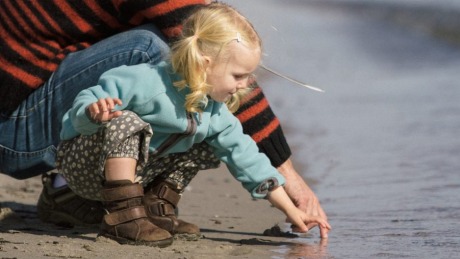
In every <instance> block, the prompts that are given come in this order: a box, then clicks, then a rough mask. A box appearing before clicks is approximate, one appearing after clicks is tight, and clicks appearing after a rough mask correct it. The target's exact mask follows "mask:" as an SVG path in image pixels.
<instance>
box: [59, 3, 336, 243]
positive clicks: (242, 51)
mask: <svg viewBox="0 0 460 259" xmlns="http://www.w3.org/2000/svg"><path fill="white" fill-rule="evenodd" d="M260 55H261V41H260V38H259V36H258V35H257V33H256V32H255V30H254V28H253V27H252V25H251V24H250V22H249V21H248V20H247V19H245V18H244V17H243V16H242V15H241V14H239V13H238V12H237V11H236V10H234V9H233V8H231V7H230V6H228V5H225V4H221V3H213V4H210V5H208V6H205V7H202V8H200V9H198V10H197V11H196V12H195V13H194V14H193V15H192V16H191V17H190V18H189V19H187V20H186V22H185V23H184V25H183V36H182V38H181V39H180V40H179V41H178V42H177V43H176V44H175V45H174V46H173V48H172V51H171V57H170V59H169V60H167V61H164V62H162V63H160V64H158V65H150V64H141V65H135V66H121V67H118V68H115V69H112V70H109V71H108V72H106V73H104V74H103V75H102V76H101V78H100V80H99V82H98V84H97V85H95V86H93V87H90V88H88V89H87V90H84V91H82V92H81V93H80V94H79V95H78V96H77V97H76V99H75V101H74V103H73V106H72V108H71V109H70V110H69V111H68V112H67V113H66V114H65V116H64V118H63V124H62V126H63V127H62V131H61V138H62V139H63V141H62V143H61V144H60V146H59V151H58V158H57V163H58V164H57V167H58V168H59V170H60V172H62V174H63V175H64V177H65V178H66V180H67V181H68V184H69V186H70V187H71V188H72V189H73V191H75V193H77V194H79V195H81V196H83V197H85V198H88V199H95V200H101V201H102V202H103V204H104V208H105V210H106V211H107V214H106V215H105V216H104V219H103V222H102V225H101V230H100V234H99V235H102V236H105V237H108V238H111V239H113V240H116V241H117V242H119V243H128V244H136V245H139V244H141V245H142V244H143V245H150V246H160V247H162V246H167V245H170V244H171V243H172V240H173V238H172V235H187V236H189V237H199V236H200V230H199V228H198V226H196V225H194V224H192V223H188V222H185V221H182V220H180V219H178V218H177V217H176V216H175V214H174V210H175V209H176V206H177V204H178V202H179V199H180V193H181V192H182V191H183V190H184V188H185V186H187V185H188V183H189V182H190V181H191V180H192V178H193V177H194V176H195V175H196V173H197V172H198V170H201V169H207V168H213V167H216V166H218V164H219V161H223V162H224V163H226V164H227V167H228V169H229V171H230V172H231V173H232V175H233V176H234V177H235V178H236V179H237V180H238V181H240V182H241V183H242V185H243V187H244V188H245V189H246V190H248V191H249V192H250V193H251V195H252V196H253V197H254V198H267V199H268V200H269V201H270V202H271V203H272V204H273V205H274V206H275V207H277V208H278V209H280V210H281V211H283V212H284V213H285V214H286V215H287V217H288V219H289V220H290V221H291V222H292V223H293V224H294V225H296V226H297V227H298V228H299V229H300V230H301V231H307V230H308V229H307V227H306V225H305V224H307V223H312V222H313V223H319V224H320V225H321V226H322V227H324V228H330V226H329V225H328V224H327V222H325V221H324V220H322V219H321V218H320V217H309V216H308V215H306V214H305V213H304V212H302V211H301V210H299V209H297V208H296V207H295V206H294V204H293V203H292V202H291V200H290V199H289V197H288V196H287V194H286V193H285V191H284V189H283V187H282V185H283V184H284V182H285V179H284V178H283V177H282V175H280V174H279V173H278V172H277V170H276V169H275V168H273V167H272V166H271V164H270V161H269V160H268V158H267V157H266V156H265V155H264V154H262V153H259V152H258V148H257V146H256V144H255V142H254V141H253V140H252V139H251V138H250V137H249V136H247V135H244V134H243V132H242V127H241V124H240V123H239V121H238V120H237V119H236V118H235V117H234V116H233V115H232V113H231V112H230V111H229V108H230V109H235V108H236V107H237V106H238V100H239V96H240V94H241V93H242V92H244V91H247V86H248V81H249V80H251V75H252V73H253V71H254V70H255V69H256V68H257V66H258V64H259V61H260Z"/></svg>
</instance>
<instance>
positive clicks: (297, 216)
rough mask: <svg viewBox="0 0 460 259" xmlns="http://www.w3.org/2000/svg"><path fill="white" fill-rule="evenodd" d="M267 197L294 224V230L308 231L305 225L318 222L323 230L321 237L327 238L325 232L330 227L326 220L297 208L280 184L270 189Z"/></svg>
mask: <svg viewBox="0 0 460 259" xmlns="http://www.w3.org/2000/svg"><path fill="white" fill-rule="evenodd" d="M267 198H268V200H269V201H270V203H272V204H273V205H274V206H275V207H276V208H278V209H279V210H281V211H282V212H284V214H286V216H287V218H288V221H289V222H291V223H292V224H294V225H295V230H296V231H297V232H303V233H305V232H308V227H307V225H311V224H312V223H313V224H319V226H320V228H321V229H323V230H324V233H323V234H322V235H321V237H322V238H327V232H329V230H330V229H331V226H330V225H329V223H328V222H327V220H326V219H324V218H322V217H320V216H313V215H307V214H306V213H305V212H303V211H302V210H300V209H298V208H297V207H296V206H295V205H294V203H292V201H291V199H290V198H289V196H288V195H287V194H286V192H285V191H284V188H283V187H281V186H280V187H277V188H276V189H274V190H273V191H271V192H270V193H269V194H268V197H267Z"/></svg>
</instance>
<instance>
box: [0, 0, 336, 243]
mask: <svg viewBox="0 0 460 259" xmlns="http://www.w3.org/2000/svg"><path fill="white" fill-rule="evenodd" d="M206 2H207V1H205V0H188V1H174V0H169V1H153V0H151V1H136V0H97V1H90V0H87V1H77V0H63V1H32V2H30V3H29V4H25V3H24V2H23V1H16V0H3V1H0V16H1V18H2V19H0V33H1V35H2V37H0V100H1V102H0V172H2V173H4V174H7V175H9V176H11V177H14V178H17V179H25V178H29V177H32V176H36V175H39V174H43V175H44V178H43V179H44V189H43V191H42V195H41V196H40V199H39V202H38V212H39V215H41V216H40V218H41V219H42V220H44V221H55V222H56V221H60V222H68V223H70V224H85V223H99V222H100V219H101V214H100V212H101V209H100V206H99V204H98V203H94V202H92V201H89V200H85V199H82V198H81V197H79V196H76V195H74V194H73V193H72V192H71V190H70V189H69V188H67V187H66V185H65V183H64V184H60V183H59V179H61V178H60V177H59V175H57V176H56V175H55V174H52V175H49V174H45V173H46V172H48V171H50V170H52V169H54V164H55V153H56V146H57V144H58V143H59V141H60V139H59V132H60V129H61V126H60V125H61V119H62V116H63V114H64V112H65V111H66V110H68V108H69V107H70V105H71V103H72V101H73V99H74V98H75V96H76V95H77V94H78V93H79V92H80V91H81V90H82V89H84V88H86V87H88V86H91V85H94V84H95V83H96V81H97V79H98V78H99V76H100V75H101V74H102V73H103V72H105V71H107V70H109V69H111V68H113V67H117V66H120V65H135V64H139V63H145V62H149V63H158V62H159V61H161V60H163V58H164V55H165V53H167V52H168V45H167V44H166V43H165V42H173V41H174V40H175V39H176V37H177V36H178V35H179V33H180V30H181V26H180V24H181V22H182V20H183V19H184V18H185V17H187V16H188V14H189V13H190V12H191V11H192V10H193V9H194V8H195V7H197V6H199V5H203V4H206ZM254 84H255V85H256V83H254ZM236 116H238V118H239V119H240V121H241V122H242V125H243V129H244V132H245V133H246V134H248V135H250V136H251V137H252V138H253V139H254V140H255V141H256V142H257V145H258V147H259V149H260V151H261V152H263V153H265V154H266V155H267V156H268V157H269V159H270V161H271V163H272V165H273V166H274V167H276V168H277V169H278V170H279V172H280V173H281V174H282V175H283V176H284V177H285V178H286V184H285V189H286V192H287V193H288V195H289V197H290V198H291V199H292V200H293V202H294V204H295V205H296V206H297V207H298V208H300V209H302V210H304V211H305V212H306V213H307V214H310V215H313V216H320V217H322V218H324V219H327V216H326V214H325V213H324V211H323V209H322V208H321V206H320V203H319V201H318V199H317V197H316V196H315V194H314V193H313V192H312V190H311V189H310V188H309V187H308V185H307V184H306V183H305V181H304V180H303V179H302V178H301V176H300V175H299V174H298V173H297V172H296V170H295V168H294V167H293V166H292V162H291V160H290V159H289V157H290V156H291V151H290V148H289V146H288V144H287V142H286V139H285V137H284V135H283V132H282V129H281V126H280V124H279V121H278V119H277V118H276V116H275V115H274V113H273V112H272V109H271V108H270V106H269V105H268V102H267V101H266V99H265V96H264V94H263V92H262V91H261V90H260V88H258V87H256V90H255V91H254V92H253V93H251V94H250V95H249V96H248V98H247V99H246V100H244V101H243V103H242V105H241V106H240V109H239V110H238V111H237V112H236ZM313 226H314V225H309V226H307V227H309V228H311V227H313ZM320 233H321V236H322V237H326V236H327V230H326V229H321V230H320Z"/></svg>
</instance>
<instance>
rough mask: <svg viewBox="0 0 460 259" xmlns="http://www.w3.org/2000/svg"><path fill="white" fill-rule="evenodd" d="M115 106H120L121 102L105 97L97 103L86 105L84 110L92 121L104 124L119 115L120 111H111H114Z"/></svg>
mask: <svg viewBox="0 0 460 259" xmlns="http://www.w3.org/2000/svg"><path fill="white" fill-rule="evenodd" d="M115 105H122V102H121V100H120V99H118V98H111V97H107V98H105V99H103V98H101V99H99V100H98V101H97V102H95V103H92V104H90V105H88V107H87V108H86V109H87V112H88V116H90V117H91V119H92V120H94V121H98V122H106V121H110V120H111V119H113V118H116V117H118V116H120V115H121V113H122V112H121V111H114V110H113V109H115Z"/></svg>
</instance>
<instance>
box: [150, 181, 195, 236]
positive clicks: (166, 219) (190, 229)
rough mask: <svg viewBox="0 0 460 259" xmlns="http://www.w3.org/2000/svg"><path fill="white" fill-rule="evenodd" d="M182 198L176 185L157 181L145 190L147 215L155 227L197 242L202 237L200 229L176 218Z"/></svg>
mask: <svg viewBox="0 0 460 259" xmlns="http://www.w3.org/2000/svg"><path fill="white" fill-rule="evenodd" d="M180 197H181V196H180V191H179V190H178V189H177V186H176V185H175V184H173V183H170V182H167V181H156V182H153V183H152V184H150V185H149V186H148V187H146V188H145V195H144V199H143V202H144V206H145V210H146V212H147V215H148V216H149V218H150V219H151V220H152V222H153V223H155V225H157V226H159V227H160V228H162V229H165V230H167V231H169V233H171V234H172V235H175V236H176V237H180V238H185V239H187V240H197V239H199V238H200V237H201V235H200V228H198V226H197V225H195V224H191V223H188V222H185V221H183V220H180V219H178V218H177V217H176V214H175V209H176V206H177V203H179V200H180Z"/></svg>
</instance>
